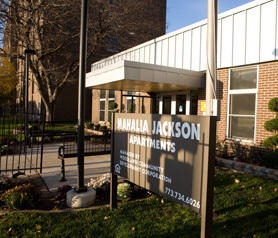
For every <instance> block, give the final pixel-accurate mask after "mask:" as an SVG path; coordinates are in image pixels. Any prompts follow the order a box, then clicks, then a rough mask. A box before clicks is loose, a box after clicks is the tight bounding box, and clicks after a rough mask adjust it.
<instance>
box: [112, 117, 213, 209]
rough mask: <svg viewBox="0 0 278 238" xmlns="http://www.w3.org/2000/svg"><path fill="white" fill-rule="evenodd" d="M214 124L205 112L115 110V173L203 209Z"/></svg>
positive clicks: (156, 191) (194, 207)
mask: <svg viewBox="0 0 278 238" xmlns="http://www.w3.org/2000/svg"><path fill="white" fill-rule="evenodd" d="M215 123H216V121H215V118H214V117H205V116H181V115H158V114H126V113H125V114H123V113H116V114H115V120H114V163H113V164H114V174H116V175H119V176H122V177H125V178H127V179H128V180H129V181H131V182H133V183H135V184H137V185H139V186H141V187H143V188H146V189H148V190H150V191H152V192H154V193H158V194H162V195H163V196H166V197H168V198H170V199H172V200H174V201H176V202H179V203H182V204H186V205H188V206H190V207H191V208H192V209H193V210H194V211H196V212H200V209H201V203H202V202H201V200H202V189H203V187H202V186H203V178H204V177H207V176H204V171H207V168H206V169H204V160H207V161H208V160H209V159H210V156H209V152H210V151H214V150H215ZM211 128H213V130H211ZM213 140H214V143H211V141H213ZM213 147H214V148H213ZM205 164H207V163H205Z"/></svg>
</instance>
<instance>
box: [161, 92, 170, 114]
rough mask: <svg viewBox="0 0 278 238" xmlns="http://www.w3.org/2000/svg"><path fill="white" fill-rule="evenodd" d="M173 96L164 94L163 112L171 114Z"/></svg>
mask: <svg viewBox="0 0 278 238" xmlns="http://www.w3.org/2000/svg"><path fill="white" fill-rule="evenodd" d="M171 98H172V97H171V96H163V111H162V113H163V114H171Z"/></svg>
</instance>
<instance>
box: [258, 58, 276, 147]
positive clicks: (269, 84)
mask: <svg viewBox="0 0 278 238" xmlns="http://www.w3.org/2000/svg"><path fill="white" fill-rule="evenodd" d="M274 97H278V61H274V62H268V63H263V64H260V65H259V80H258V99H257V121H256V122H257V125H256V129H257V131H256V132H257V133H256V135H257V136H256V144H260V143H261V142H262V141H263V140H264V139H266V138H267V137H269V136H271V135H273V133H270V132H268V131H266V130H265V129H264V123H265V121H267V120H269V119H272V118H274V117H275V113H274V112H271V111H269V110H268V102H269V100H270V99H271V98H274Z"/></svg>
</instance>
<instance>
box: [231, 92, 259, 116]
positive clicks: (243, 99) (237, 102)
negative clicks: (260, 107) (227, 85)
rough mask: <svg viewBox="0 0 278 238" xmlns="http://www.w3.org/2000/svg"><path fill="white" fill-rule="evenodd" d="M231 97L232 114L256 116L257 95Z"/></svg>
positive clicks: (234, 95) (233, 95)
mask: <svg viewBox="0 0 278 238" xmlns="http://www.w3.org/2000/svg"><path fill="white" fill-rule="evenodd" d="M230 97H231V98H230V114H241V115H254V114H255V102H256V101H255V98H256V95H255V94H232V95H231V96H230Z"/></svg>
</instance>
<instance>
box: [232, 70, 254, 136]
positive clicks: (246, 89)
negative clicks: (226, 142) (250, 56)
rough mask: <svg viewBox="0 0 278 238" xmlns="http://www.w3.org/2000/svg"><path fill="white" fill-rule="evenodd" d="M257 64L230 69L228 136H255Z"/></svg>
mask: <svg viewBox="0 0 278 238" xmlns="http://www.w3.org/2000/svg"><path fill="white" fill-rule="evenodd" d="M257 75H258V74H257V66H252V67H243V68H237V69H231V70H230V80H229V91H228V94H229V95H228V100H229V101H228V105H229V108H228V137H229V138H233V139H240V140H251V141H253V140H254V138H255V121H256V120H255V116H256V98H257Z"/></svg>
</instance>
